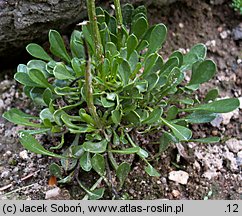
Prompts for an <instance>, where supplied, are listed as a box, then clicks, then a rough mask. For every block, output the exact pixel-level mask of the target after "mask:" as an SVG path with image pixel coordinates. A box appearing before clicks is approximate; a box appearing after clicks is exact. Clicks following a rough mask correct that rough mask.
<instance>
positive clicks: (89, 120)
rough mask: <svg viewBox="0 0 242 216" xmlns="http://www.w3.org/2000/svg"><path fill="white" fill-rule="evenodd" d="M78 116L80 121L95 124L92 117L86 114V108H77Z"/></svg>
mask: <svg viewBox="0 0 242 216" xmlns="http://www.w3.org/2000/svg"><path fill="white" fill-rule="evenodd" d="M79 116H80V117H81V119H82V121H84V122H86V123H88V124H91V125H95V124H96V123H95V121H94V119H93V118H92V116H90V115H88V114H87V113H86V110H85V109H80V110H79Z"/></svg>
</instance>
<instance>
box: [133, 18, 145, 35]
mask: <svg viewBox="0 0 242 216" xmlns="http://www.w3.org/2000/svg"><path fill="white" fill-rule="evenodd" d="M147 28H148V22H147V20H146V19H145V18H144V17H140V18H139V19H137V20H136V21H135V22H133V23H132V27H131V33H133V34H134V35H135V36H136V37H137V38H138V39H139V38H141V36H142V35H143V34H144V33H145V32H146V30H147Z"/></svg>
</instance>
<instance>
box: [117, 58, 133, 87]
mask: <svg viewBox="0 0 242 216" xmlns="http://www.w3.org/2000/svg"><path fill="white" fill-rule="evenodd" d="M118 72H119V75H120V77H121V81H122V82H123V84H124V85H127V84H128V82H129V77H130V75H131V67H130V65H129V63H128V62H127V61H126V60H124V59H123V62H122V63H121V64H120V65H119V70H118Z"/></svg>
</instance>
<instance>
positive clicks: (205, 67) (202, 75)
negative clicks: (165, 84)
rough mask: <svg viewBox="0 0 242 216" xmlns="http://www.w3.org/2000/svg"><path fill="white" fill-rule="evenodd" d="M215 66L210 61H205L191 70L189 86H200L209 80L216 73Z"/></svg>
mask: <svg viewBox="0 0 242 216" xmlns="http://www.w3.org/2000/svg"><path fill="white" fill-rule="evenodd" d="M216 70H217V69H216V64H215V63H214V62H213V61H212V60H205V61H203V62H201V63H199V65H198V66H197V67H195V68H192V77H191V80H190V82H189V85H195V84H201V83H204V82H207V81H208V80H210V79H211V78H212V77H213V76H214V74H215V72H216Z"/></svg>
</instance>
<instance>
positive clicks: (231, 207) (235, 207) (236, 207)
mask: <svg viewBox="0 0 242 216" xmlns="http://www.w3.org/2000/svg"><path fill="white" fill-rule="evenodd" d="M225 212H239V205H238V204H228V205H227V210H226V211H225Z"/></svg>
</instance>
